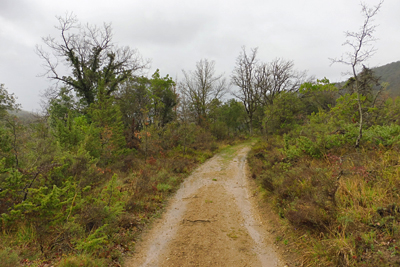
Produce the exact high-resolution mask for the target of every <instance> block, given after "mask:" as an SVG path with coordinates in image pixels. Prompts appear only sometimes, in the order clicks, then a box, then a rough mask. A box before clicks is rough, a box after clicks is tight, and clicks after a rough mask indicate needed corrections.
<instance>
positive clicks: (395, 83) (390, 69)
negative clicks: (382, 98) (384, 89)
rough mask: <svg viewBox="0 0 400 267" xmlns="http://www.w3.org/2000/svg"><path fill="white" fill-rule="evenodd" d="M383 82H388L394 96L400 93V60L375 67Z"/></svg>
mask: <svg viewBox="0 0 400 267" xmlns="http://www.w3.org/2000/svg"><path fill="white" fill-rule="evenodd" d="M373 70H374V72H375V74H376V75H377V76H378V77H381V80H382V81H383V82H388V83H389V87H388V92H389V93H390V94H391V95H393V96H399V95H400V61H397V62H393V63H389V64H386V65H383V66H380V67H377V68H373Z"/></svg>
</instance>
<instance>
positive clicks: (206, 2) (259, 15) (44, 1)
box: [0, 0, 400, 111]
mask: <svg viewBox="0 0 400 267" xmlns="http://www.w3.org/2000/svg"><path fill="white" fill-rule="evenodd" d="M365 2H366V3H367V4H369V5H376V4H377V3H378V0H366V1H365ZM360 11H361V8H360V1H356V0H335V1H328V0H279V1H277V0H201V1H197V0H186V1H184V0H147V1H144V0H113V1H110V0H107V1H104V0H96V1H94V0H69V1H57V0H0V83H3V84H5V87H6V88H7V89H8V90H9V92H11V93H15V95H16V96H17V97H18V101H19V103H21V104H22V106H23V109H25V110H28V111H32V110H36V109H39V100H40V93H41V92H43V91H44V90H45V89H46V88H48V87H49V86H50V85H51V83H50V82H49V81H48V80H46V78H44V77H38V75H39V74H41V73H42V72H43V68H42V66H41V65H42V63H43V62H42V61H41V60H40V58H39V57H38V56H37V55H36V54H35V45H36V44H39V45H40V44H42V40H41V38H42V37H44V36H48V35H52V36H54V37H58V35H57V34H58V32H57V30H56V29H55V28H54V25H56V24H57V20H56V16H62V15H65V13H66V12H73V13H74V14H75V15H76V16H77V17H78V19H79V21H80V22H82V23H89V24H96V25H99V26H101V25H102V24H103V22H111V23H112V28H113V33H114V39H113V41H114V42H115V43H117V44H118V45H120V46H125V45H128V46H130V47H131V48H137V49H138V50H139V52H140V54H141V55H142V56H143V57H144V58H148V59H151V61H152V64H151V69H150V70H149V75H151V74H152V73H153V72H154V70H155V69H157V68H158V69H160V73H161V75H162V76H165V75H166V74H169V75H170V76H172V77H173V78H175V77H177V78H178V80H179V79H180V78H182V69H184V70H194V68H195V64H196V62H197V61H199V60H200V59H203V58H206V59H209V60H215V62H216V68H217V70H218V73H222V72H224V73H225V75H226V76H227V77H228V78H229V76H230V75H231V72H232V70H233V68H234V65H235V60H236V58H237V57H238V55H239V53H240V51H241V47H242V46H246V47H247V48H248V49H250V48H253V47H258V51H259V54H258V58H259V60H261V61H264V62H269V61H272V60H273V59H275V58H283V59H286V60H293V61H294V64H295V68H296V69H297V70H301V71H302V70H307V71H308V74H309V75H314V76H315V77H316V78H323V77H327V78H329V79H330V80H331V81H333V82H336V81H340V80H343V79H344V77H343V76H341V73H342V72H345V71H347V70H348V67H347V66H344V65H340V64H335V65H333V66H330V61H329V58H334V57H340V56H341V55H342V54H343V53H344V52H345V51H347V49H346V47H343V46H342V43H343V42H344V41H345V36H344V31H357V30H358V29H359V28H360V26H361V24H362V22H363V18H362V16H361V13H360ZM399 14H400V1H399V0H385V2H384V4H383V6H382V8H381V11H380V13H379V14H378V15H377V16H376V17H375V24H378V25H379V27H378V28H377V31H376V34H375V36H376V37H377V38H379V40H378V41H377V42H376V43H375V47H376V48H377V52H376V54H375V55H374V56H373V57H372V58H371V59H370V60H369V62H368V64H367V65H368V66H369V67H376V66H381V65H385V64H388V63H391V62H395V61H399V60H400V32H399V31H400V16H399Z"/></svg>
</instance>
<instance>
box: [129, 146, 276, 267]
mask: <svg viewBox="0 0 400 267" xmlns="http://www.w3.org/2000/svg"><path fill="white" fill-rule="evenodd" d="M249 150H250V147H249V146H245V145H240V146H236V147H235V153H234V154H233V155H229V153H228V152H225V153H221V154H218V155H216V156H214V157H213V158H211V159H210V160H208V161H207V162H206V163H204V164H203V165H202V166H200V167H199V168H198V169H196V171H194V172H193V173H192V175H191V176H190V177H188V178H187V179H186V180H185V181H184V182H183V183H182V185H181V188H180V189H179V190H178V191H177V193H176V194H175V196H174V197H173V198H172V199H171V200H170V203H169V204H168V207H167V209H166V212H165V213H164V215H163V216H162V218H161V219H159V220H158V221H157V222H155V223H154V225H153V228H152V229H151V230H150V231H149V232H148V233H145V234H144V235H143V237H142V239H143V241H142V242H139V243H138V245H137V252H136V253H135V254H134V255H133V257H132V258H130V259H128V260H127V261H126V265H125V266H127V267H133V266H143V267H144V266H146V267H147V266H149V267H153V266H274V267H275V266H284V264H283V262H282V261H281V260H280V258H279V255H278V253H277V252H276V248H275V247H274V245H273V240H272V238H271V237H270V235H269V233H268V229H269V228H268V225H266V223H265V222H263V221H262V219H261V216H260V214H259V212H258V210H257V209H256V208H255V207H256V205H255V203H254V201H252V198H251V195H250V194H249V192H248V191H249V189H248V188H249V185H248V181H247V164H246V155H247V153H248V152H249Z"/></svg>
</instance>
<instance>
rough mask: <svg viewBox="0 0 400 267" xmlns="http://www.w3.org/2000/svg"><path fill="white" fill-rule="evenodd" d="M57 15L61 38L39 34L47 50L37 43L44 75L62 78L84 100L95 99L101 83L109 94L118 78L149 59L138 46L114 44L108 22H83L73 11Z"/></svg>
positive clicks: (127, 74)
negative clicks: (144, 59)
mask: <svg viewBox="0 0 400 267" xmlns="http://www.w3.org/2000/svg"><path fill="white" fill-rule="evenodd" d="M57 19H58V22H59V24H58V26H56V29H58V30H59V31H60V38H54V37H52V36H48V37H44V38H42V39H43V42H44V44H45V47H47V49H49V50H50V51H48V50H46V49H44V48H43V47H42V46H36V52H37V54H38V55H39V56H40V57H41V58H42V59H43V61H44V68H45V73H44V74H43V76H47V78H49V79H51V80H55V81H56V82H62V84H63V85H64V86H66V87H68V88H69V89H70V90H74V91H75V92H76V94H77V96H78V97H80V98H81V99H83V100H84V102H86V103H85V104H87V105H90V104H91V103H93V102H94V101H95V99H96V94H97V91H98V88H99V87H100V86H102V87H103V88H104V90H105V92H106V94H108V95H109V94H111V93H112V92H113V91H115V90H116V89H117V87H118V85H119V84H120V83H121V82H123V81H125V80H127V79H128V78H129V77H130V76H131V75H132V74H134V73H135V72H137V71H139V70H142V69H143V68H145V67H146V66H147V64H148V62H144V61H143V60H142V58H141V57H140V56H139V54H138V52H137V50H134V49H131V48H129V47H127V46H126V47H117V46H116V45H115V44H114V43H113V42H112V29H111V25H110V24H104V25H103V27H102V28H98V27H97V26H92V25H89V24H87V25H84V26H83V25H81V24H79V22H78V20H77V18H76V16H75V15H73V14H72V13H71V14H66V15H65V17H57ZM60 63H63V64H61V65H64V67H63V66H60Z"/></svg>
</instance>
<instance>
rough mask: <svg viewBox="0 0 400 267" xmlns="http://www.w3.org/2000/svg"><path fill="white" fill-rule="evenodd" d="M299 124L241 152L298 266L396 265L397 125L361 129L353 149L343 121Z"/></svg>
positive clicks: (399, 232) (399, 219) (399, 212)
mask: <svg viewBox="0 0 400 267" xmlns="http://www.w3.org/2000/svg"><path fill="white" fill-rule="evenodd" d="M307 127H308V129H305V128H304V129H303V131H302V132H301V134H299V133H293V132H291V133H288V134H287V135H283V136H274V137H272V138H271V137H270V138H269V140H268V141H266V140H261V141H259V142H258V143H257V144H256V145H255V146H254V147H253V148H252V151H251V152H250V155H249V164H250V168H251V173H252V177H253V178H254V179H256V180H257V182H258V183H259V184H260V185H261V186H262V188H263V190H265V191H266V194H265V198H266V200H267V201H268V202H270V203H273V207H274V209H275V212H276V213H277V214H279V216H280V217H281V218H282V219H283V221H286V222H288V224H286V226H282V227H287V229H286V230H287V232H288V233H290V235H291V236H292V243H293V244H292V247H293V251H297V252H298V257H299V258H300V260H299V261H298V262H299V266H300V265H302V266H398V265H400V192H399V188H400V187H399V186H400V164H399V162H400V156H399V150H400V143H399V142H398V141H397V136H398V133H397V128H398V126H393V127H390V126H387V127H378V126H376V127H371V128H370V129H366V130H364V132H365V139H364V140H365V141H364V142H363V145H362V146H361V147H360V148H358V149H356V148H354V147H353V146H352V145H350V143H351V142H352V141H353V140H354V138H353V137H354V135H353V134H352V132H351V131H350V129H351V127H350V126H348V129H349V130H347V131H346V132H335V131H331V130H329V131H327V130H325V131H324V130H323V128H322V127H324V126H321V127H319V128H312V127H310V125H307ZM325 127H326V126H325ZM306 131H308V132H306ZM393 136H394V138H392V137H393ZM300 263H301V264H300Z"/></svg>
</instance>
